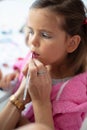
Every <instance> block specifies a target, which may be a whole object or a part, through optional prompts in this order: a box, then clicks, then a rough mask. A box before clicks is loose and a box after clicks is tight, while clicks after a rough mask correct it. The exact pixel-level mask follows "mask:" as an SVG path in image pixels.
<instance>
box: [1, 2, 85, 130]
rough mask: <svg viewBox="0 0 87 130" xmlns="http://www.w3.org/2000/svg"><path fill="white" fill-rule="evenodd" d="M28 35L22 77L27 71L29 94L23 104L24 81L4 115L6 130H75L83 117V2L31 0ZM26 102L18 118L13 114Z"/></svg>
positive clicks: (79, 126) (17, 112)
mask: <svg viewBox="0 0 87 130" xmlns="http://www.w3.org/2000/svg"><path fill="white" fill-rule="evenodd" d="M27 33H28V35H27V44H28V46H29V48H30V53H32V58H31V59H30V60H29V63H28V64H27V65H26V67H25V69H24V72H23V73H24V75H25V76H26V73H27V71H28V70H29V74H30V80H29V85H28V86H29V87H28V94H27V97H26V100H23V91H24V86H25V78H24V79H23V82H22V84H21V86H20V87H19V89H18V90H17V92H16V93H15V94H14V95H13V96H12V97H11V98H10V101H9V103H8V106H7V107H8V108H10V110H13V111H12V113H11V114H10V115H9V116H8V119H9V120H10V119H11V120H10V121H11V122H12V123H11V126H9V130H10V129H12V128H14V127H15V126H16V125H17V126H20V125H24V124H27V123H29V122H36V123H42V124H44V125H46V126H48V127H49V128H51V129H53V130H54V129H55V130H79V129H80V128H81V125H82V122H83V120H84V118H85V115H86V113H87V87H86V86H87V72H86V58H87V18H86V9H85V7H84V5H83V2H82V1H81V0H60V1H59V0H36V1H35V2H34V3H33V4H32V6H31V8H30V11H29V17H28V24H27ZM27 59H28V58H26V60H25V62H24V64H25V63H26V61H27ZM30 101H32V104H31V106H29V107H27V109H26V111H24V112H23V115H24V117H22V118H20V115H21V114H20V113H21V112H19V111H17V110H20V111H22V110H24V106H25V104H26V103H28V102H30ZM19 103H20V104H21V105H19ZM6 112H7V109H5V110H4V112H3V113H6ZM15 112H16V114H15V117H13V118H12V115H13V114H14V113H15ZM1 116H2V119H4V116H3V114H2V115H1ZM19 119H20V120H19ZM27 119H28V120H27ZM9 120H8V122H5V123H4V127H6V126H7V124H8V123H9ZM17 123H18V124H17Z"/></svg>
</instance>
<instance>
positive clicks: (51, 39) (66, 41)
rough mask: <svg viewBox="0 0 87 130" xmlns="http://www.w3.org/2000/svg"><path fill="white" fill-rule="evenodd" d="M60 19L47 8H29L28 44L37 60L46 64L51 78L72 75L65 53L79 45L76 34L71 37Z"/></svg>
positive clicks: (60, 17)
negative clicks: (63, 27) (35, 54)
mask: <svg viewBox="0 0 87 130" xmlns="http://www.w3.org/2000/svg"><path fill="white" fill-rule="evenodd" d="M35 12H37V13H35ZM38 18H39V19H38ZM62 20H63V17H62V16H59V17H58V16H56V15H54V13H52V12H50V11H49V10H47V9H45V10H44V9H31V10H30V13H29V19H28V29H29V31H28V32H29V40H28V46H29V47H30V50H31V51H32V52H33V51H34V52H36V53H38V54H39V56H38V57H37V59H38V60H40V61H41V62H42V63H43V64H45V65H48V68H50V73H51V75H52V77H53V78H64V77H66V76H69V75H73V72H72V70H69V67H67V54H68V53H72V52H73V51H74V50H75V49H76V48H77V47H78V45H79V39H78V36H77V37H76V36H75V37H71V36H69V35H68V34H67V33H66V32H65V31H64V30H63V29H62V28H61V23H62ZM76 39H77V40H78V41H76ZM72 41H73V43H74V44H73V43H72ZM66 70H67V71H66Z"/></svg>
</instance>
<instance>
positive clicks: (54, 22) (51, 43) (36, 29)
mask: <svg viewBox="0 0 87 130" xmlns="http://www.w3.org/2000/svg"><path fill="white" fill-rule="evenodd" d="M62 20H63V17H62V16H56V14H54V13H52V12H50V11H49V10H47V9H31V10H30V12H29V18H28V29H29V31H28V33H29V38H28V39H29V41H28V46H29V47H30V50H31V52H34V53H37V54H38V55H33V58H32V59H31V60H30V61H29V63H28V64H27V65H26V67H25V68H24V71H23V73H24V75H25V76H26V74H27V71H28V69H29V72H30V81H29V87H28V94H27V98H26V100H25V102H24V103H25V104H26V103H27V102H30V101H31V100H32V104H33V110H34V116H35V123H40V124H44V125H46V126H49V128H51V129H52V130H54V122H53V116H52V106H51V101H50V93H51V89H52V81H51V80H52V78H64V77H67V76H71V75H73V72H72V70H71V69H67V68H68V67H67V58H66V56H67V54H68V53H72V52H73V51H74V50H76V48H77V47H78V45H79V42H80V37H79V36H77V35H75V36H73V37H71V36H69V35H68V34H67V33H66V32H65V31H64V30H62V28H61V23H62ZM39 71H44V72H45V73H44V74H42V75H37V72H39ZM25 83H26V79H25V78H24V79H23V81H22V83H21V85H20V87H19V89H18V90H17V92H16V93H15V94H14V96H15V98H19V99H20V100H23V92H24V87H25ZM8 113H9V115H8ZM14 113H15V114H14ZM13 115H14V116H13ZM0 116H1V117H0V119H2V120H1V121H0V129H1V130H5V129H7V130H12V129H13V128H15V127H16V125H17V123H18V122H19V124H18V126H20V125H24V124H27V123H29V121H28V120H27V119H26V120H25V119H24V118H23V117H21V112H19V111H18V109H17V108H16V107H15V106H14V105H13V104H12V103H11V102H10V101H9V102H8V104H7V106H6V108H5V109H4V110H3V111H2V113H0ZM5 118H6V121H5ZM3 121H4V124H3ZM8 124H10V125H8ZM35 130H40V129H37V128H36V129H35Z"/></svg>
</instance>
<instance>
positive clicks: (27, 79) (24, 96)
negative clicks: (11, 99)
mask: <svg viewBox="0 0 87 130" xmlns="http://www.w3.org/2000/svg"><path fill="white" fill-rule="evenodd" d="M32 56H33V54H32V53H31V55H30V59H31V58H32ZM29 81H30V74H29V69H28V72H27V77H26V86H25V89H24V95H23V100H24V101H25V100H26V96H27V89H28V84H29Z"/></svg>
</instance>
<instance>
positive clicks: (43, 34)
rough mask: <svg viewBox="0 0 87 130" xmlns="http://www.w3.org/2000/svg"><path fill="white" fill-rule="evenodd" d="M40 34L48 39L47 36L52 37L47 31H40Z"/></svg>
mask: <svg viewBox="0 0 87 130" xmlns="http://www.w3.org/2000/svg"><path fill="white" fill-rule="evenodd" d="M41 36H42V37H44V38H48V39H49V38H52V36H50V35H49V34H48V33H46V32H42V33H41Z"/></svg>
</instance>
